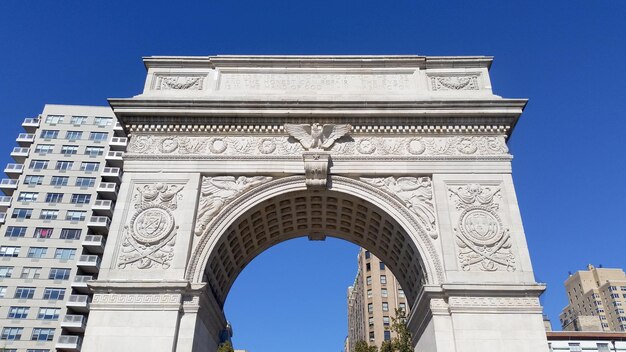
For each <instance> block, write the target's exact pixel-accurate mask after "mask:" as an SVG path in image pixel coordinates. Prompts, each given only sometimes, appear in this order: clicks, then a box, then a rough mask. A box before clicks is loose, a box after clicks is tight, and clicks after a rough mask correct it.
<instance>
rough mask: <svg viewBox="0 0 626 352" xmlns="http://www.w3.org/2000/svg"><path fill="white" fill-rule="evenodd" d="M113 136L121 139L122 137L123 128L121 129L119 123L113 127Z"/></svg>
mask: <svg viewBox="0 0 626 352" xmlns="http://www.w3.org/2000/svg"><path fill="white" fill-rule="evenodd" d="M113 134H115V136H117V137H123V136H124V127H122V124H121V123H119V122H116V123H115V126H113Z"/></svg>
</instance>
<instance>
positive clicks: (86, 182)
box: [76, 177, 96, 187]
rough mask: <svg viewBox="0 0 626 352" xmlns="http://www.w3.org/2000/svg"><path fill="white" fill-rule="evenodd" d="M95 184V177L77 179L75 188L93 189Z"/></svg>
mask: <svg viewBox="0 0 626 352" xmlns="http://www.w3.org/2000/svg"><path fill="white" fill-rule="evenodd" d="M95 184H96V178H95V177H77V178H76V186H78V187H93V186H95Z"/></svg>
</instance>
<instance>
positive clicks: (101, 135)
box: [89, 132, 109, 141]
mask: <svg viewBox="0 0 626 352" xmlns="http://www.w3.org/2000/svg"><path fill="white" fill-rule="evenodd" d="M108 138H109V134H108V133H106V132H91V133H89V140H91V141H106V140H107V139H108Z"/></svg>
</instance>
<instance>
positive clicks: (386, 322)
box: [383, 317, 390, 326]
mask: <svg viewBox="0 0 626 352" xmlns="http://www.w3.org/2000/svg"><path fill="white" fill-rule="evenodd" d="M383 325H384V326H389V325H390V321H389V317H383Z"/></svg>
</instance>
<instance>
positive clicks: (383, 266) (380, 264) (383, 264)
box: [378, 262, 385, 270]
mask: <svg viewBox="0 0 626 352" xmlns="http://www.w3.org/2000/svg"><path fill="white" fill-rule="evenodd" d="M378 268H379V269H380V270H385V263H383V262H380V263H379V264H378Z"/></svg>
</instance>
